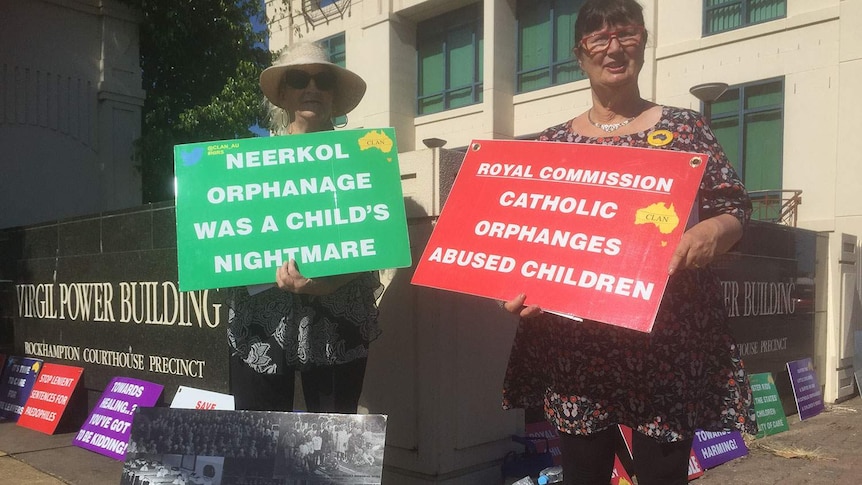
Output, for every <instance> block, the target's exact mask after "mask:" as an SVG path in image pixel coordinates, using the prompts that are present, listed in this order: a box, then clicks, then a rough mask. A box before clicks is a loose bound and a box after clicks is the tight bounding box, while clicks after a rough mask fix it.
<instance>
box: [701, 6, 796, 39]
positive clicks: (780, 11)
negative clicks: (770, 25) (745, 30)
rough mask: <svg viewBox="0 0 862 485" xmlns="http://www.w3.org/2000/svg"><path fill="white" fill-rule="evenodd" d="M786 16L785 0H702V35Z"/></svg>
mask: <svg viewBox="0 0 862 485" xmlns="http://www.w3.org/2000/svg"><path fill="white" fill-rule="evenodd" d="M786 16H787V0H704V1H703V33H704V35H711V34H717V33H720V32H727V31H728V30H734V29H739V28H742V27H746V26H748V25H753V24H758V23H762V22H768V21H770V20H775V19H779V18H783V17H786Z"/></svg>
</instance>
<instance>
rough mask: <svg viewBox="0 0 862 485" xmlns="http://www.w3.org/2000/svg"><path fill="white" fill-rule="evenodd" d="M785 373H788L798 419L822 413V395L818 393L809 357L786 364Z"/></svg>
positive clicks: (818, 384) (818, 389) (817, 384)
mask: <svg viewBox="0 0 862 485" xmlns="http://www.w3.org/2000/svg"><path fill="white" fill-rule="evenodd" d="M787 372H789V373H790V385H792V386H793V397H794V399H795V400H796V410H797V411H799V419H808V418H811V417H814V416H817V415H818V414H820V413H821V412H823V393H822V392H820V383H818V382H817V374H815V373H814V364H813V363H812V362H811V357H808V358H805V359H801V360H794V361H793V362H788V363H787Z"/></svg>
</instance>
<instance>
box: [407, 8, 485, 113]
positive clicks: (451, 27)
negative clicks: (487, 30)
mask: <svg viewBox="0 0 862 485" xmlns="http://www.w3.org/2000/svg"><path fill="white" fill-rule="evenodd" d="M416 50H417V53H418V59H419V64H418V71H419V72H418V74H419V75H418V78H419V83H418V84H419V85H418V93H417V96H416V111H417V113H419V114H420V115H425V114H429V113H437V112H439V111H444V110H447V109H452V108H458V107H461V106H467V105H470V104H476V103H481V102H482V15H481V4H473V5H470V6H467V7H464V8H460V9H458V10H454V11H452V12H449V13H447V14H445V15H441V16H439V17H435V18H432V19H429V20H426V21H424V22H421V23H419V25H417V26H416Z"/></svg>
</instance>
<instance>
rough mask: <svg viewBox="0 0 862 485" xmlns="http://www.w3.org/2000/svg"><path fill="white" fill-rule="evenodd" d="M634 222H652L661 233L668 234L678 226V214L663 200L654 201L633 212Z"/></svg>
mask: <svg viewBox="0 0 862 485" xmlns="http://www.w3.org/2000/svg"><path fill="white" fill-rule="evenodd" d="M635 224H653V225H654V226H656V227H657V228H658V230H659V232H661V233H662V234H670V233H672V232H673V230H674V229H676V227H677V226H679V216H678V215H677V214H676V210H674V208H673V204H671V205H670V207H668V206H666V205H665V204H664V203H663V202H656V203H655V204H652V205H650V206H648V207H644V208H643V209H638V210H637V212H636V213H635Z"/></svg>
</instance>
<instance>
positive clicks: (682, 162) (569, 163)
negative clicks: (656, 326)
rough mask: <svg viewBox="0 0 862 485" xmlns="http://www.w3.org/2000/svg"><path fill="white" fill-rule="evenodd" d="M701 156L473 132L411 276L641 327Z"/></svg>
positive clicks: (692, 192) (658, 293)
mask: <svg viewBox="0 0 862 485" xmlns="http://www.w3.org/2000/svg"><path fill="white" fill-rule="evenodd" d="M706 162H707V156H706V155H703V154H697V153H688V152H674V151H669V150H654V149H645V148H631V147H612V146H601V145H585V144H574V143H552V142H537V141H510V140H485V141H474V142H473V143H472V144H471V145H470V148H469V149H468V150H467V156H466V157H465V159H464V163H463V165H462V166H461V170H460V172H459V173H458V177H457V178H456V180H455V184H454V185H453V187H452V191H451V192H450V194H449V198H448V199H447V201H446V205H445V207H444V208H443V211H442V212H441V214H440V218H439V219H438V221H437V225H436V226H435V228H434V231H433V233H432V234H431V238H430V240H429V242H428V245H427V246H426V248H425V251H424V253H423V255H422V259H421V260H420V261H419V264H418V266H417V268H416V272H415V273H414V276H413V280H412V282H413V283H414V284H417V285H423V286H430V287H434V288H440V289H446V290H452V291H457V292H461V293H468V294H472V295H477V296H484V297H489V298H496V299H500V300H510V299H512V298H513V297H515V296H516V295H517V294H518V293H520V292H524V293H526V295H527V304H531V305H539V306H541V307H542V308H544V309H545V310H547V311H552V312H555V313H560V314H563V315H569V316H575V317H579V318H588V319H591V320H598V321H601V322H606V323H610V324H613V325H619V326H622V327H627V328H632V329H635V330H640V331H645V332H648V331H650V329H651V328H652V325H653V323H654V320H655V315H656V312H657V311H658V306H659V303H660V302H661V297H662V295H663V293H664V289H665V286H666V285H667V278H668V274H667V267H668V264H669V262H670V258H671V255H672V253H673V251H674V249H675V248H676V246H677V244H678V243H679V239H680V237H681V236H682V233H683V232H684V231H685V227H686V222H687V220H688V218H689V213H690V212H691V208H692V205H693V203H694V199H695V196H696V194H697V189H698V186H699V185H700V180H701V178H702V176H703V171H704V168H705V166H706Z"/></svg>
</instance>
